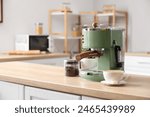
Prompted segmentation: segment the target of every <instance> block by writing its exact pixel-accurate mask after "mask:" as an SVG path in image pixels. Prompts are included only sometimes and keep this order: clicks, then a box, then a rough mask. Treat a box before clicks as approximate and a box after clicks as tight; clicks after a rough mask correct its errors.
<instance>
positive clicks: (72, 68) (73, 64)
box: [64, 59, 79, 77]
mask: <svg viewBox="0 0 150 117" xmlns="http://www.w3.org/2000/svg"><path fill="white" fill-rule="evenodd" d="M64 66H65V75H66V76H71V77H73V76H78V75H79V70H78V62H77V61H76V60H73V59H69V60H65V61H64Z"/></svg>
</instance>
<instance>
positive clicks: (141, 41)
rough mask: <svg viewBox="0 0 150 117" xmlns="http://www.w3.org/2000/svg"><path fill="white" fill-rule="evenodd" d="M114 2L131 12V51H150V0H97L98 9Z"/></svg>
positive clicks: (120, 7) (118, 6)
mask: <svg viewBox="0 0 150 117" xmlns="http://www.w3.org/2000/svg"><path fill="white" fill-rule="evenodd" d="M105 4H114V5H116V7H117V8H118V9H123V10H127V11H128V13H129V51H133V52H139V51H140V52H143V51H144V52H145V51H150V0H97V1H96V2H95V6H96V8H97V9H98V10H101V9H102V6H103V5H105Z"/></svg>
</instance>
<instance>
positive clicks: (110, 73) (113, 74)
mask: <svg viewBox="0 0 150 117" xmlns="http://www.w3.org/2000/svg"><path fill="white" fill-rule="evenodd" d="M103 76H104V79H105V81H106V82H110V83H119V82H120V81H123V80H125V78H126V77H125V74H124V71H121V70H106V71H103Z"/></svg>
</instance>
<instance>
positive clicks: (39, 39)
mask: <svg viewBox="0 0 150 117" xmlns="http://www.w3.org/2000/svg"><path fill="white" fill-rule="evenodd" d="M48 37H49V36H48V35H17V36H16V39H15V50H24V51H28V50H40V51H48V48H49V39H48Z"/></svg>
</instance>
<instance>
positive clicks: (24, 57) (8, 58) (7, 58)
mask: <svg viewBox="0 0 150 117" xmlns="http://www.w3.org/2000/svg"><path fill="white" fill-rule="evenodd" d="M68 56H69V54H65V53H50V54H39V55H7V54H1V55H0V62H9V61H22V60H36V59H48V58H61V57H68Z"/></svg>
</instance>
